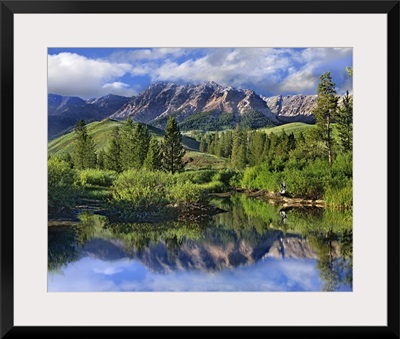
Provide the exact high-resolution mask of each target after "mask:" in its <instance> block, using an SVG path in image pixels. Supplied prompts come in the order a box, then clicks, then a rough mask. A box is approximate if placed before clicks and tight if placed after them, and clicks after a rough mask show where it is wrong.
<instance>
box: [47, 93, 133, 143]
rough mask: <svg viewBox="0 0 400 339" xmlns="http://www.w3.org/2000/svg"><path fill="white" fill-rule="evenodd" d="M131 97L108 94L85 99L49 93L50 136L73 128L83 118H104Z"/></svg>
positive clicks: (91, 119)
mask: <svg viewBox="0 0 400 339" xmlns="http://www.w3.org/2000/svg"><path fill="white" fill-rule="evenodd" d="M129 100H130V99H129V98H126V97H121V96H118V95H112V94H109V95H106V96H104V97H101V98H97V99H89V100H83V99H81V98H78V97H64V96H61V95H57V94H49V95H48V137H49V139H51V138H52V137H54V136H55V135H57V134H58V133H61V132H63V131H65V130H68V129H72V128H73V127H74V125H75V123H76V122H77V121H79V120H81V119H83V120H85V121H86V122H91V121H98V120H102V119H104V118H106V117H108V116H109V115H111V114H112V113H114V112H115V111H116V110H118V109H119V108H121V107H122V106H123V105H125V104H126V103H127V102H128V101H129Z"/></svg>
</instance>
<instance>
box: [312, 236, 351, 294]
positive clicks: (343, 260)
mask: <svg viewBox="0 0 400 339" xmlns="http://www.w3.org/2000/svg"><path fill="white" fill-rule="evenodd" d="M310 241H311V242H312V244H313V246H314V247H315V249H316V251H317V253H318V259H317V269H318V270H319V275H320V278H321V280H322V282H323V286H322V290H323V291H337V290H339V289H340V287H341V286H342V285H349V286H350V287H351V286H352V276H353V271H352V264H353V260H352V259H353V258H352V257H353V248H352V231H344V232H343V233H340V234H338V233H334V232H333V231H332V230H329V231H328V232H326V233H320V234H318V235H317V234H314V235H312V236H311V237H310Z"/></svg>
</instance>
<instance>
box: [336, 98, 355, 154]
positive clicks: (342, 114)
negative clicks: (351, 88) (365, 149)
mask: <svg viewBox="0 0 400 339" xmlns="http://www.w3.org/2000/svg"><path fill="white" fill-rule="evenodd" d="M336 123H337V129H338V132H339V139H340V146H341V147H342V150H343V151H345V152H347V151H351V150H352V148H353V97H352V96H351V95H349V92H348V91H346V95H345V96H344V97H343V103H342V106H341V107H340V108H339V111H338V114H337V117H336Z"/></svg>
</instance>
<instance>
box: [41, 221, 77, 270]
mask: <svg viewBox="0 0 400 339" xmlns="http://www.w3.org/2000/svg"><path fill="white" fill-rule="evenodd" d="M77 238H78V232H77V229H76V227H73V226H70V227H68V226H67V227H62V226H54V227H50V228H49V230H48V259H47V260H48V261H47V267H48V270H49V272H53V273H62V271H61V268H62V267H63V266H64V265H66V264H68V263H70V262H73V261H75V260H77V259H78V240H77Z"/></svg>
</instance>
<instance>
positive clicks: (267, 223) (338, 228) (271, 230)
mask: <svg viewBox="0 0 400 339" xmlns="http://www.w3.org/2000/svg"><path fill="white" fill-rule="evenodd" d="M219 207H223V208H224V209H225V210H227V211H228V212H226V213H220V214H217V215H215V216H214V218H213V219H212V220H211V221H210V220H208V221H206V222H200V223H196V222H190V221H189V222H182V221H180V222H176V221H168V222H164V223H130V224H128V223H112V224H111V223H109V222H108V220H107V219H106V218H105V217H101V216H97V215H94V216H93V215H83V216H82V217H81V220H82V222H81V223H80V224H79V225H78V226H76V227H72V226H71V227H63V228H61V227H57V228H56V227H52V228H49V247H48V248H49V253H48V257H49V259H48V267H49V271H53V272H60V271H61V268H62V266H63V265H66V264H68V263H70V262H72V261H74V260H77V259H78V255H79V251H80V248H82V247H83V246H84V245H85V243H87V242H88V241H89V240H91V239H92V238H93V237H96V238H102V239H109V240H110V241H112V242H114V243H115V241H117V242H119V243H115V244H116V246H118V247H119V248H120V249H121V250H123V251H124V252H125V253H126V255H127V256H135V255H137V254H139V255H140V253H144V252H145V251H147V250H149V249H150V248H153V247H154V246H156V245H157V244H160V245H162V246H164V245H165V248H166V251H167V252H168V253H167V254H168V259H169V261H171V262H172V261H173V260H174V259H175V258H177V257H178V256H179V253H180V250H181V248H182V246H183V244H186V245H188V246H189V247H190V248H195V247H196V248H198V249H199V250H200V249H203V250H204V248H203V247H204V245H208V244H212V245H214V246H219V247H220V248H221V250H222V251H223V250H224V247H225V245H228V244H234V246H235V247H232V248H234V250H231V253H230V252H229V253H230V255H234V254H235V253H236V252H237V251H239V249H238V248H239V247H238V246H237V245H238V244H239V243H240V242H245V243H246V246H248V249H249V250H250V249H252V251H253V252H254V253H253V257H254V259H255V260H257V259H258V258H260V257H262V256H263V255H264V254H265V250H268V248H269V247H268V246H271V244H272V241H273V240H274V238H276V237H277V232H278V233H279V234H282V233H281V232H283V233H284V234H286V232H288V233H289V232H290V233H291V234H298V235H300V236H301V237H302V238H305V239H308V240H309V241H310V243H311V245H312V247H313V248H314V250H315V251H316V252H317V254H318V260H317V269H318V270H319V272H320V277H321V279H322V281H323V284H324V285H323V290H327V291H333V290H337V289H339V288H340V286H341V285H342V284H349V285H350V286H351V284H352V222H351V220H352V218H351V213H350V214H349V213H339V212H335V211H330V210H327V209H287V208H286V209H284V211H285V215H286V218H287V221H286V224H285V225H279V219H280V218H281V216H280V215H279V209H278V208H277V207H275V206H272V205H271V204H268V203H266V202H263V201H260V200H257V199H251V198H246V197H245V196H244V195H239V196H234V197H232V198H231V199H229V200H228V199H224V200H222V204H221V206H219ZM281 210H282V209H281ZM277 228H279V229H280V230H279V231H278V230H277ZM266 239H270V240H268V241H267V240H266ZM277 239H278V238H277ZM266 241H267V242H266ZM163 244H164V245H163ZM229 246H231V245H229ZM158 250H160V251H161V248H159V249H158ZM235 251H236V252H235ZM263 251H264V252H263ZM227 253H228V252H227ZM238 253H239V252H238ZM154 255H156V254H154ZM181 255H183V254H182V253H181ZM185 255H189V254H188V253H187V254H185ZM202 255H203V254H202ZM203 259H204V260H206V259H207V256H206V255H205V254H204V258H203ZM239 259H240V258H239ZM239 259H238V260H233V259H232V260H233V261H235V262H236V261H237V262H238V263H239V262H240V260H239ZM179 260H183V259H182V257H180V259H179ZM185 260H188V261H190V260H191V258H186V257H185ZM214 264H215V263H214ZM210 265H211V264H210ZM211 266H212V265H211ZM214 266H215V265H214Z"/></svg>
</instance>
